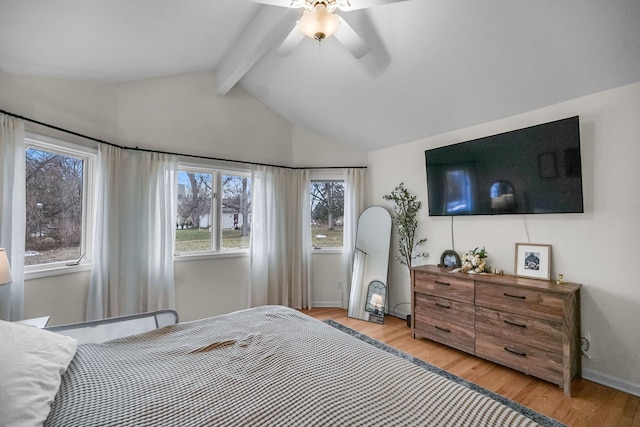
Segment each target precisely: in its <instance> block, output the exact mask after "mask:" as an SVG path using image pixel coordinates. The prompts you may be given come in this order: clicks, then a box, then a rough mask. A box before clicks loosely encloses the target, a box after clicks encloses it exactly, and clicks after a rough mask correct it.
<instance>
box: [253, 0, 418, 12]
mask: <svg viewBox="0 0 640 427" xmlns="http://www.w3.org/2000/svg"><path fill="white" fill-rule="evenodd" d="M252 1H255V0H252ZM267 1H268V0H267ZM272 1H275V0H272ZM285 1H286V0H285ZM402 1H407V0H349V5H348V6H342V5H341V6H338V8H339V9H340V10H344V11H345V12H348V11H352V10H359V9H366V8H369V7H374V6H382V5H383V4H391V3H400V2H402Z"/></svg>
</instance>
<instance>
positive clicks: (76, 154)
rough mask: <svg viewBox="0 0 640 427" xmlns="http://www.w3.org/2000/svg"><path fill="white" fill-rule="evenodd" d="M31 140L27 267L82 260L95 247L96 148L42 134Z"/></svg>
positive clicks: (27, 161) (27, 162)
mask: <svg viewBox="0 0 640 427" xmlns="http://www.w3.org/2000/svg"><path fill="white" fill-rule="evenodd" d="M25 145H26V152H25V183H26V193H25V197H26V236H25V259H24V264H25V267H28V266H39V267H38V268H39V269H40V268H41V267H42V266H43V265H46V266H47V267H58V266H63V265H65V264H66V263H70V262H76V261H78V260H79V259H80V258H81V256H82V255H83V254H85V253H86V250H87V248H88V247H89V232H88V230H90V227H89V226H88V224H89V219H88V218H90V215H88V212H87V211H88V206H89V203H88V201H89V200H90V196H91V195H92V192H93V188H92V186H91V185H90V184H89V183H90V182H91V180H90V179H89V178H90V177H91V173H92V170H93V167H94V166H93V164H94V159H95V151H92V150H90V149H86V148H84V147H80V146H73V145H71V144H68V143H65V142H63V141H57V140H53V139H49V138H44V137H40V136H29V137H28V138H27V139H25ZM27 270H29V269H27Z"/></svg>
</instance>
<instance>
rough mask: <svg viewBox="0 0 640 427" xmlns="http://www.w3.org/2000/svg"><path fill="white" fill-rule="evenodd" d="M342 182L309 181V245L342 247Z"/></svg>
mask: <svg viewBox="0 0 640 427" xmlns="http://www.w3.org/2000/svg"><path fill="white" fill-rule="evenodd" d="M343 216H344V182H342V181H311V243H312V244H313V246H314V247H342V241H343V234H342V231H343V223H342V222H343Z"/></svg>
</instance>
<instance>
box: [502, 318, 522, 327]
mask: <svg viewBox="0 0 640 427" xmlns="http://www.w3.org/2000/svg"><path fill="white" fill-rule="evenodd" d="M504 323H506V324H507V325H511V326H517V327H518V328H526V327H527V325H522V324H520V323H515V322H510V321H508V320H505V321H504Z"/></svg>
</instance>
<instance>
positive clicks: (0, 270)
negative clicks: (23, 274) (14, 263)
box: [0, 248, 11, 286]
mask: <svg viewBox="0 0 640 427" xmlns="http://www.w3.org/2000/svg"><path fill="white" fill-rule="evenodd" d="M8 283H11V269H10V268H9V259H8V258H7V251H6V250H4V249H2V248H0V286H2V285H6V284H8Z"/></svg>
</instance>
